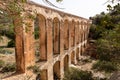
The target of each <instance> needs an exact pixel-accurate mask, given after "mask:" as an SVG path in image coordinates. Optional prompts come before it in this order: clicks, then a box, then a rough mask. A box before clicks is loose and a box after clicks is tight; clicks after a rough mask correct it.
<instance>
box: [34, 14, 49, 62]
mask: <svg viewBox="0 0 120 80" xmlns="http://www.w3.org/2000/svg"><path fill="white" fill-rule="evenodd" d="M36 25H37V26H38V28H37V27H36V28H37V35H36V37H37V39H38V43H36V44H37V48H36V49H38V55H39V60H40V61H47V33H46V19H45V17H44V16H43V15H41V14H38V15H37V23H36Z"/></svg>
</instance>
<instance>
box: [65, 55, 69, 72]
mask: <svg viewBox="0 0 120 80" xmlns="http://www.w3.org/2000/svg"><path fill="white" fill-rule="evenodd" d="M68 68H69V56H68V55H66V56H65V57H64V72H65V71H67V70H68Z"/></svg>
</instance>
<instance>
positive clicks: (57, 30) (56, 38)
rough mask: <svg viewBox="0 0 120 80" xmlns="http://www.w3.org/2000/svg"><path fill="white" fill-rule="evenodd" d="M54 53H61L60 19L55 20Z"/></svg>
mask: <svg viewBox="0 0 120 80" xmlns="http://www.w3.org/2000/svg"><path fill="white" fill-rule="evenodd" d="M53 53H54V54H59V53H60V22H59V20H58V18H54V19H53Z"/></svg>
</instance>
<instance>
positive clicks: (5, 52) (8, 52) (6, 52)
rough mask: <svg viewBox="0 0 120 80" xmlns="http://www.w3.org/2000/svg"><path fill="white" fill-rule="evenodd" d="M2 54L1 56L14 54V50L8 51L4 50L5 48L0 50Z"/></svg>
mask: <svg viewBox="0 0 120 80" xmlns="http://www.w3.org/2000/svg"><path fill="white" fill-rule="evenodd" d="M0 53H1V54H12V53H13V51H12V50H7V49H4V48H0Z"/></svg>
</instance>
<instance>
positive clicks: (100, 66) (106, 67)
mask: <svg viewBox="0 0 120 80" xmlns="http://www.w3.org/2000/svg"><path fill="white" fill-rule="evenodd" d="M92 69H95V70H97V71H105V72H108V73H111V72H113V71H116V70H117V67H116V65H115V64H113V63H112V62H108V61H98V62H96V63H95V64H93V66H92Z"/></svg>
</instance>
